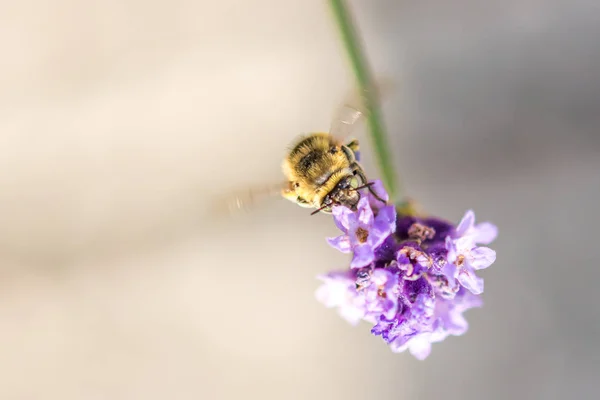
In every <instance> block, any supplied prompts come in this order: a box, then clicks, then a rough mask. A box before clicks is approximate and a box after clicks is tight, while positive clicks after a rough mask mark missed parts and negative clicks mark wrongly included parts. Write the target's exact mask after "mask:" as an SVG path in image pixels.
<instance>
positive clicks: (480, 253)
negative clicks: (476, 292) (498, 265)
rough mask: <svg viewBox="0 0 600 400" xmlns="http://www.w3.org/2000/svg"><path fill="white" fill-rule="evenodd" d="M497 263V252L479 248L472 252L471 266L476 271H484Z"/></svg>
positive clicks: (487, 248)
mask: <svg viewBox="0 0 600 400" xmlns="http://www.w3.org/2000/svg"><path fill="white" fill-rule="evenodd" d="M494 261H496V252H495V251H494V250H492V249H490V248H489V247H477V248H474V249H473V250H471V257H470V259H469V265H470V266H471V267H473V268H474V269H484V268H487V267H489V266H490V265H492V264H493V263H494Z"/></svg>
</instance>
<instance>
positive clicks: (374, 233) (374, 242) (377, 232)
mask: <svg viewBox="0 0 600 400" xmlns="http://www.w3.org/2000/svg"><path fill="white" fill-rule="evenodd" d="M393 231H394V224H391V225H390V224H389V223H387V222H384V221H377V220H375V223H374V224H373V226H372V227H371V230H370V231H369V237H368V241H369V243H370V244H371V246H373V248H374V249H375V248H377V247H379V246H381V244H382V243H383V242H384V241H385V239H386V238H387V237H388V236H390V235H391V234H392V232H393Z"/></svg>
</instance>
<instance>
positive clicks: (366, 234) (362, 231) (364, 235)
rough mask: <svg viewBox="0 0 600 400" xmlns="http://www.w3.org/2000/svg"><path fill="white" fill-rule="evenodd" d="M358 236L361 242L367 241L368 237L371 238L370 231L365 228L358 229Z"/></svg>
mask: <svg viewBox="0 0 600 400" xmlns="http://www.w3.org/2000/svg"><path fill="white" fill-rule="evenodd" d="M356 238H357V239H358V241H359V242H360V243H367V239H368V238H369V231H368V230H366V229H364V228H358V229H357V230H356Z"/></svg>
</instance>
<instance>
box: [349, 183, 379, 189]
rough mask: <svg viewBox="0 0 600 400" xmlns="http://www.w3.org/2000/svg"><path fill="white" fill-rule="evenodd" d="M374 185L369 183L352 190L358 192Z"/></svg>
mask: <svg viewBox="0 0 600 400" xmlns="http://www.w3.org/2000/svg"><path fill="white" fill-rule="evenodd" d="M374 184H375V182H369V183H365V184H364V185H362V186H359V187H357V188H354V189H353V190H360V189H364V188H366V187H368V188H370V187H371V186H372V185H374Z"/></svg>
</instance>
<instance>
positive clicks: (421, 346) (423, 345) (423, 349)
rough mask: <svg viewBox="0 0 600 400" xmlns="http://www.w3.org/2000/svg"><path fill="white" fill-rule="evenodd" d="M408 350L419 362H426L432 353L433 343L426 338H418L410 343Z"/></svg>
mask: <svg viewBox="0 0 600 400" xmlns="http://www.w3.org/2000/svg"><path fill="white" fill-rule="evenodd" d="M422 336H424V335H422ZM408 349H409V351H410V354H412V355H413V356H415V358H416V359H417V360H424V359H426V358H427V356H429V354H430V353H431V342H429V340H427V338H425V337H416V338H414V339H412V340H411V341H410V343H409V345H408Z"/></svg>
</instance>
